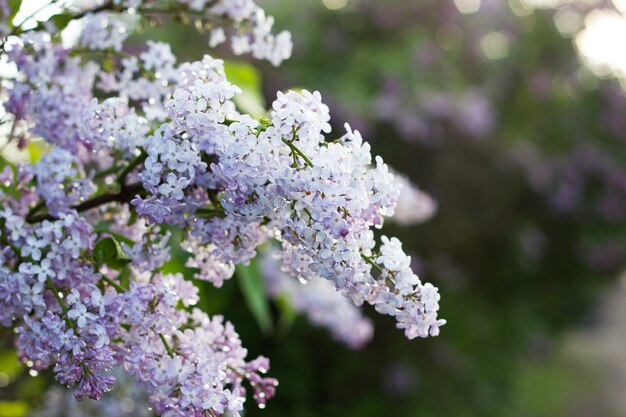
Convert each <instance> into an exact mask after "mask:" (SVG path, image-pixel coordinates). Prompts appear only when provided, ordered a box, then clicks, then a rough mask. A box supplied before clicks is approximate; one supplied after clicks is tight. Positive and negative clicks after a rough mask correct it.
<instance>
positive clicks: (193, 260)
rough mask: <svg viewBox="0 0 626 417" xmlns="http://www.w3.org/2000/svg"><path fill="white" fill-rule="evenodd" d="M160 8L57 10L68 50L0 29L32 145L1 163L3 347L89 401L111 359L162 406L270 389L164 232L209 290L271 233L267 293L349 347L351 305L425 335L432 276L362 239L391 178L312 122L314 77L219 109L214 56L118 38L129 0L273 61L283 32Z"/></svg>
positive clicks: (177, 407) (208, 10) (359, 146)
mask: <svg viewBox="0 0 626 417" xmlns="http://www.w3.org/2000/svg"><path fill="white" fill-rule="evenodd" d="M2 1H3V0H0V10H2V16H3V18H4V20H3V22H2V25H3V26H1V27H2V28H4V27H7V28H8V27H9V25H8V22H7V21H6V18H7V13H6V10H7V7H6V3H3V2H2ZM159 5H160V6H163V4H161V2H160V1H140V0H116V1H113V2H104V3H101V4H99V5H97V6H94V8H93V9H89V10H81V11H78V12H76V11H75V12H72V11H70V10H68V11H67V13H68V16H70V17H71V19H73V20H85V25H84V28H83V32H82V34H80V36H79V37H78V44H77V45H75V46H72V47H64V46H62V45H61V44H60V39H59V38H60V37H59V36H56V35H58V33H56V32H57V30H58V29H62V27H58V28H57V29H54V30H53V29H52V28H51V25H54V23H53V22H48V23H46V24H45V25H40V26H36V27H35V28H34V29H32V30H24V31H22V28H19V27H18V28H15V30H14V31H13V32H12V33H11V34H12V35H13V36H11V37H10V39H8V40H7V43H3V44H2V46H0V47H1V48H3V52H4V51H6V52H7V54H6V56H7V58H8V61H9V62H10V63H11V64H13V65H15V68H16V74H17V75H16V77H15V78H14V79H11V80H2V81H1V86H2V88H3V91H4V92H6V94H5V96H6V97H7V98H6V100H4V102H3V103H2V104H3V107H4V109H5V110H6V111H7V113H8V114H10V115H12V119H11V121H12V122H13V123H16V125H15V126H17V127H19V130H20V132H21V133H20V136H21V139H20V141H21V142H24V143H29V142H31V141H33V142H34V141H41V142H40V143H44V144H45V146H42V149H44V151H45V155H43V157H41V158H40V159H39V160H38V161H37V162H33V163H20V164H18V165H16V166H13V165H7V166H6V167H5V168H4V169H3V170H2V172H1V173H0V185H2V187H1V188H0V324H1V325H2V326H5V327H11V328H13V329H14V331H15V335H16V336H15V337H16V347H17V349H18V355H19V358H20V359H21V360H22V361H23V362H24V363H25V364H26V365H27V366H29V367H31V368H33V370H34V371H41V370H44V369H50V370H51V371H52V373H53V374H54V376H55V378H56V379H57V380H58V381H59V382H60V383H61V384H63V385H65V386H67V387H72V388H73V390H74V396H75V397H76V398H78V399H81V398H90V399H100V398H102V397H103V396H104V395H105V393H106V392H108V391H109V390H111V389H112V388H113V386H114V384H115V377H114V374H113V372H112V370H113V369H118V370H119V369H123V370H124V372H125V373H126V374H127V375H129V376H130V377H132V378H133V379H134V381H135V382H136V383H137V384H139V385H140V386H141V387H143V389H144V390H145V391H146V395H147V397H148V401H149V403H150V405H151V407H153V408H154V410H155V411H156V412H157V414H159V415H162V416H166V417H176V416H180V417H182V416H190V415H193V416H202V417H207V416H212V417H217V416H223V415H230V416H239V415H241V414H242V410H243V404H244V402H245V399H246V387H247V389H248V390H249V388H250V387H251V388H252V397H253V398H254V399H255V401H256V403H257V404H259V406H265V404H266V402H267V401H268V400H269V399H271V397H272V396H273V395H274V392H275V389H276V386H277V381H276V380H275V379H273V378H271V377H266V376H264V374H265V373H266V372H267V371H268V370H269V361H268V360H267V359H266V358H264V357H259V358H256V359H253V360H247V359H246V356H247V352H246V349H245V348H244V347H243V346H242V344H241V341H240V339H239V336H238V335H237V333H236V332H235V330H234V328H233V326H232V325H231V324H230V323H229V322H228V321H226V320H225V319H224V318H223V317H221V316H213V317H209V316H207V315H206V314H205V313H204V312H203V311H201V310H200V309H198V308H196V307H195V305H196V304H197V303H198V300H199V298H198V297H199V295H198V289H197V287H196V286H195V285H193V284H192V283H191V281H187V280H186V279H185V278H183V277H182V276H181V275H180V274H166V273H164V272H163V270H164V269H165V266H166V263H167V261H168V260H169V259H170V247H171V245H172V243H171V242H170V238H171V237H172V236H177V237H176V240H178V238H180V245H181V246H182V248H183V249H185V250H187V251H188V252H189V255H188V259H187V266H188V267H191V268H193V269H194V270H195V277H196V278H198V279H203V280H206V281H209V282H211V283H212V284H214V285H215V286H216V287H219V286H221V285H222V284H223V282H224V281H225V280H227V279H229V278H230V277H231V276H232V275H233V274H234V272H235V266H236V265H241V264H243V265H247V264H248V263H249V262H251V260H252V259H253V258H254V257H256V256H257V253H258V252H259V251H260V250H261V249H260V248H261V247H262V245H263V244H264V243H266V242H268V241H274V242H276V243H277V245H278V246H279V247H280V251H279V253H278V256H279V257H280V259H281V267H280V268H281V272H280V273H279V274H278V275H277V276H279V280H278V281H274V283H275V284H276V285H273V284H271V282H272V281H271V276H270V277H268V280H269V281H268V283H269V284H270V285H269V288H270V293H271V294H273V295H277V294H279V293H286V294H288V296H289V297H291V298H292V302H293V304H294V306H295V307H296V308H298V309H299V310H301V311H305V312H306V313H307V314H308V315H309V316H310V317H311V318H312V320H313V321H314V322H316V323H319V324H322V325H324V326H327V327H329V328H330V329H331V330H332V331H333V333H334V334H335V335H336V337H337V338H339V339H341V340H343V341H345V342H346V343H347V344H349V345H350V346H354V347H356V346H360V345H361V344H363V343H364V342H365V341H366V340H367V339H368V338H369V337H370V336H371V332H372V329H371V324H370V323H369V322H368V321H367V320H366V319H364V318H363V316H361V315H360V314H359V312H358V309H357V306H359V305H361V304H362V303H364V302H367V303H369V304H372V305H373V306H374V307H375V309H376V310H377V311H378V312H380V313H383V314H387V315H390V316H393V317H395V319H396V321H397V327H399V328H400V329H403V330H404V332H405V334H406V336H407V337H408V338H414V337H418V336H419V337H427V336H429V335H436V334H438V332H439V327H440V326H441V325H443V324H444V323H445V321H444V320H441V319H438V318H437V310H438V307H439V306H438V301H439V294H438V292H437V289H436V288H435V287H433V286H432V285H431V284H428V283H422V282H421V281H420V279H419V278H418V277H417V276H416V275H415V274H414V273H413V272H412V271H411V270H410V268H409V265H410V258H409V257H408V256H407V255H406V254H405V253H404V252H403V250H402V246H401V244H400V242H399V241H398V240H397V239H395V238H391V239H388V238H386V237H383V238H382V241H381V243H377V241H376V239H375V238H374V233H373V229H374V228H380V227H382V226H383V223H384V220H385V218H389V217H392V216H393V215H394V213H396V212H398V213H399V214H400V216H401V217H402V210H403V208H402V207H403V204H404V203H403V199H402V198H401V197H400V187H399V185H398V184H399V183H398V181H400V182H402V181H403V180H402V178H400V179H398V178H397V177H396V176H394V174H393V173H392V172H391V171H390V169H389V168H388V167H387V165H386V164H385V163H384V162H383V160H382V159H381V158H380V157H373V156H372V155H371V152H370V146H369V144H368V143H367V142H365V141H364V140H363V138H362V137H361V136H360V134H359V132H357V131H355V130H352V129H351V128H350V126H348V125H346V128H345V130H346V132H345V133H344V134H343V135H342V136H340V137H339V138H336V139H334V140H328V139H327V135H328V134H329V133H330V131H331V126H330V114H329V109H328V107H327V106H326V105H325V104H324V103H323V102H322V98H321V95H320V94H319V93H318V92H309V91H307V90H303V91H299V92H296V91H288V92H284V93H282V92H281V93H278V94H277V97H276V100H275V101H274V102H273V103H272V106H271V109H270V111H269V112H268V114H267V117H264V118H262V119H260V120H257V119H255V118H253V117H251V116H250V115H247V114H242V113H241V112H240V111H239V109H238V108H237V107H236V105H235V103H234V101H233V98H234V97H235V96H236V95H237V94H240V93H241V90H240V89H239V87H237V86H235V85H233V84H232V83H230V82H229V81H228V80H227V78H226V76H225V69H224V62H223V61H221V60H219V59H215V58H212V57H210V56H208V55H205V56H204V57H203V58H202V59H201V60H200V61H196V62H183V63H178V62H177V61H176V58H175V56H174V54H173V53H172V51H171V49H170V47H169V45H167V44H165V43H159V42H152V41H148V42H147V44H146V45H145V47H144V48H142V49H141V50H140V51H139V52H136V53H134V54H131V53H128V52H125V51H124V49H123V47H124V45H123V41H124V39H125V38H126V37H127V36H129V35H130V34H131V32H132V27H131V26H127V25H126V24H125V22H127V21H131V20H132V19H131V17H130V16H129V15H130V14H133V13H139V14H143V15H149V16H151V15H154V14H161V13H166V12H168V11H170V12H172V13H179V14H180V13H182V14H184V13H189V12H191V11H193V12H194V13H195V15H198V16H200V17H199V19H200V20H201V21H202V19H204V18H207V19H208V17H211V19H210V21H211V25H212V26H211V28H212V35H211V38H212V39H211V43H212V44H218V43H220V42H222V41H223V40H224V39H225V38H230V40H231V46H232V47H233V48H234V49H235V52H237V53H243V52H250V53H252V55H253V56H255V57H257V58H260V59H267V60H269V61H271V62H272V63H274V64H278V63H280V61H282V60H283V59H285V58H287V57H288V55H289V53H290V50H291V42H290V35H289V34H287V33H281V34H278V35H274V34H272V32H271V29H272V25H273V19H272V18H271V17H267V16H265V14H264V12H263V11H262V10H261V9H260V8H259V7H258V6H257V5H256V4H255V3H253V2H252V1H250V0H222V1H220V0H218V1H213V0H211V1H207V0H189V1H183V0H177V1H171V2H165V6H168V7H170V8H168V7H165V6H163V7H158V8H157V6H159ZM130 9H132V10H130ZM203 22H204V23H207V24H208V20H207V21H203ZM57 23H58V21H57ZM2 30H5V29H2ZM47 30H50V32H47ZM52 35H54V36H52ZM8 140H9V141H11V140H13V138H12V137H9V138H8ZM409 190H410V191H411V192H410V193H407V195H408V196H409V197H411V200H412V204H413V203H414V201H413V200H415V201H416V200H418V195H417V194H416V193H415V190H414V189H412V188H410V189H409ZM404 197H406V196H404ZM424 216H425V215H424ZM174 233H176V235H174ZM287 275H290V276H291V277H290V278H289V279H288V278H287ZM290 279H291V281H290ZM295 279H298V280H299V281H301V282H308V284H306V285H305V286H302V284H300V283H298V282H297V281H295ZM304 288H306V289H305V290H303V289H304ZM322 306H326V309H327V310H333V312H334V314H333V315H328V314H327V312H325V313H321V312H320V310H319V307H322ZM118 372H119V371H118Z"/></svg>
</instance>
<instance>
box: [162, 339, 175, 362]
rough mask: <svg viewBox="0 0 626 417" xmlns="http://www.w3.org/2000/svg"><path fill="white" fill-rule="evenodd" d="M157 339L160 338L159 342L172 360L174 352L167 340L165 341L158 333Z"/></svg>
mask: <svg viewBox="0 0 626 417" xmlns="http://www.w3.org/2000/svg"><path fill="white" fill-rule="evenodd" d="M159 337H160V338H161V342H163V346H165V350H166V351H167V354H168V355H169V356H170V357H172V358H173V357H174V351H173V350H172V347H171V346H170V344H169V343H167V340H166V339H165V336H163V333H159Z"/></svg>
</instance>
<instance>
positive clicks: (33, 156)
mask: <svg viewBox="0 0 626 417" xmlns="http://www.w3.org/2000/svg"><path fill="white" fill-rule="evenodd" d="M26 150H27V151H28V155H29V156H30V162H31V163H33V164H34V163H35V162H39V160H40V159H41V157H42V156H44V155H45V154H46V153H48V146H47V145H46V143H45V142H44V141H42V140H36V141H30V142H28V145H27V146H26Z"/></svg>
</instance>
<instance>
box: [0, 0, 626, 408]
mask: <svg viewBox="0 0 626 417" xmlns="http://www.w3.org/2000/svg"><path fill="white" fill-rule="evenodd" d="M259 3H260V4H261V5H262V6H263V7H265V8H266V10H267V12H268V13H269V14H271V15H273V16H275V18H276V25H277V26H278V27H279V28H280V29H287V30H290V31H291V32H292V34H293V37H294V44H295V45H294V55H293V57H292V58H291V60H289V61H287V62H286V63H284V64H283V65H282V66H281V67H280V68H278V69H276V68H274V67H271V66H269V65H265V64H259V63H258V62H251V61H250V62H248V63H246V62H243V61H241V59H242V58H241V57H234V56H232V55H230V54H229V52H228V51H227V50H226V49H219V48H218V49H217V50H213V51H211V50H210V49H209V48H208V44H207V40H206V34H199V33H197V32H196V31H195V30H194V29H193V28H188V27H182V26H179V25H177V24H176V23H174V22H168V21H164V22H161V23H162V24H163V25H164V27H159V28H150V27H146V28H144V32H143V35H142V36H146V37H151V38H156V39H159V40H164V41H168V42H170V43H171V44H172V46H173V50H174V51H175V53H177V55H178V56H179V57H180V59H181V60H183V59H185V60H191V59H197V58H199V57H201V56H202V55H203V54H205V53H214V54H217V55H220V56H222V57H224V58H226V59H227V60H229V61H228V62H229V64H228V68H230V70H229V75H231V76H232V77H235V78H236V80H235V81H236V82H237V83H239V84H240V85H242V84H243V86H244V87H247V89H245V90H246V91H245V100H247V101H246V104H245V105H248V106H249V107H248V108H253V109H257V111H258V112H260V111H259V110H258V109H260V108H261V107H262V106H264V105H265V103H268V102H271V100H272V99H273V97H274V96H275V92H276V91H278V90H284V89H287V88H293V87H296V88H298V87H303V88H308V89H311V90H315V89H317V90H320V92H321V93H322V96H323V97H325V100H326V101H327V102H328V103H329V105H330V107H331V115H332V118H333V120H334V121H335V123H336V125H335V126H333V130H334V131H340V127H341V125H342V124H343V122H344V121H349V122H350V123H351V124H352V125H353V126H354V127H356V128H358V129H359V130H360V131H361V132H362V133H363V136H364V137H366V138H367V139H368V140H369V141H370V142H371V143H372V147H373V150H374V152H375V153H379V154H381V155H382V156H383V157H384V158H385V160H386V161H387V162H388V163H389V164H390V165H392V166H393V167H394V168H396V169H397V170H399V171H401V172H403V173H404V174H406V175H408V176H409V177H410V178H411V180H412V181H413V182H415V183H416V184H418V185H419V186H420V187H421V188H422V189H424V190H425V191H426V192H428V193H430V194H431V195H432V196H433V197H434V198H435V199H436V200H437V203H438V207H439V211H438V213H437V215H436V216H435V217H434V218H433V219H432V220H431V221H429V222H428V223H426V224H424V225H420V226H414V227H401V226H398V225H395V226H390V230H389V233H390V234H391V235H397V236H399V237H400V238H401V239H402V240H403V242H405V246H406V247H407V249H408V251H410V252H411V254H412V255H413V261H414V267H415V268H416V270H417V271H418V272H419V274H420V276H422V277H424V278H427V280H428V281H431V282H433V283H435V284H436V285H437V286H439V287H440V291H441V294H442V307H441V316H442V317H445V318H446V319H447V320H448V324H447V325H446V326H445V327H443V328H442V334H441V336H439V337H438V338H436V339H428V340H415V341H407V340H405V339H404V338H403V337H402V335H401V333H400V332H398V331H397V330H395V329H394V328H393V322H392V320H391V319H389V320H388V319H387V318H384V317H380V316H376V315H375V314H372V313H373V312H372V311H370V310H366V313H367V314H368V315H369V316H370V317H372V319H373V320H374V321H375V323H376V328H375V336H374V339H373V341H372V342H371V343H370V344H369V345H367V346H365V347H364V348H363V349H361V350H359V351H352V350H350V349H348V348H346V347H344V346H342V345H340V344H338V343H336V342H334V341H333V340H332V339H331V338H330V337H329V335H328V334H327V333H326V332H325V331H323V330H320V329H317V328H315V327H314V326H312V325H310V324H309V323H307V321H306V320H305V319H304V318H301V317H299V318H293V319H289V320H287V324H285V321H283V322H282V325H281V326H279V327H277V328H276V329H275V331H274V332H273V333H272V334H271V335H264V334H262V332H261V331H260V330H259V327H258V325H257V324H256V322H255V320H254V319H253V318H252V316H251V315H250V313H249V312H248V311H247V309H246V308H245V305H244V302H243V299H242V296H241V294H240V293H239V290H238V288H237V287H236V285H235V284H233V283H232V282H230V281H229V282H228V283H227V284H226V285H225V287H224V288H223V289H222V290H220V291H216V290H213V289H211V288H209V286H208V285H205V286H204V287H203V297H204V299H205V300H206V305H207V306H208V309H209V311H210V312H223V313H225V315H226V316H227V317H229V318H230V319H231V320H232V321H233V322H234V324H235V326H236V327H237V329H238V331H239V333H240V334H241V336H242V339H243V341H244V345H246V346H248V347H249V349H250V351H251V353H252V354H264V355H266V356H268V357H270V358H271V360H272V369H273V375H274V376H276V377H277V378H278V379H279V380H280V386H279V391H278V395H277V397H276V398H275V399H274V400H273V401H272V402H270V403H269V405H268V407H267V408H266V409H265V410H257V409H254V407H249V409H248V410H247V414H246V415H250V416H266V417H274V416H290V417H309V416H311V417H313V416H315V417H320V416H324V417H326V416H341V417H357V416H358V417H368V416H372V417H378V416H396V415H398V416H444V415H445V416H477V417H489V416H494V417H496V416H497V417H501V416H513V417H515V416H519V417H523V416H546V417H548V416H549V417H553V416H560V415H562V416H573V417H577V416H581V417H582V416H585V417H587V416H588V417H595V416H608V417H612V416H616V417H617V416H626V395H624V394H625V393H626V273H624V266H625V260H626V223H625V220H626V96H625V93H624V88H626V1H625V0H613V1H609V0H578V1H573V0H571V1H568V0H385V1H381V0H298V1H293V0H260V1H259ZM23 6H24V7H23V9H22V10H21V11H20V13H19V14H18V15H17V16H16V18H15V20H16V21H18V22H21V21H32V24H33V25H34V24H36V22H37V21H38V20H46V19H47V18H49V17H50V16H52V15H53V14H55V13H57V12H58V7H57V6H56V5H54V4H53V5H47V2H46V1H39V0H28V1H24V5H23ZM75 30H76V29H75V28H74V29H73V28H72V27H71V26H70V27H69V28H68V30H67V33H66V34H65V38H66V41H67V42H68V43H71V42H72V33H75ZM137 45H139V43H137ZM133 47H134V45H133V42H132V40H131V42H130V43H129V45H128V48H131V49H132V48H133ZM0 72H1V73H2V74H3V76H10V74H11V68H10V67H8V66H7V65H2V66H1V67H0ZM0 146H1V144H0ZM3 152H4V153H5V155H9V156H10V157H11V158H13V159H19V158H28V155H27V153H28V152H27V151H24V150H22V151H18V150H17V149H15V148H11V147H5V148H3ZM180 256H182V255H180ZM176 262H178V263H176ZM183 264H184V262H183V261H181V260H180V259H178V261H176V259H175V262H174V266H172V268H179V269H180V270H184V268H183V267H182V265H183ZM274 313H276V314H277V315H278V314H279V313H278V312H274ZM281 319H284V318H282V317H281ZM3 352H4V353H3V354H2V356H0V387H2V391H0V417H9V416H12V417H15V416H22V415H41V416H43V415H50V414H45V411H46V407H47V405H46V401H57V402H59V401H63V399H62V398H63V397H59V398H61V399H59V398H57V399H56V400H55V399H54V398H52V399H51V398H50V395H48V397H45V400H42V394H41V393H42V392H43V391H44V389H45V387H46V386H47V385H48V382H46V381H45V379H44V380H42V379H35V378H31V377H30V376H29V375H28V373H27V372H26V371H24V370H23V369H21V368H20V367H19V366H17V365H16V361H15V357H14V356H12V355H13V354H12V351H11V347H10V346H4V350H3ZM59 395H60V394H59ZM122 398H125V400H124V401H126V403H124V404H125V406H126V407H127V409H129V410H130V412H131V413H136V415H142V414H140V411H139V410H135V411H133V410H134V409H133V407H134V404H133V403H132V401H131V400H130V396H124V395H122ZM129 401H130V402H129ZM42 409H43V411H41V410H42ZM142 412H145V410H142ZM37 413H39V414H37ZM84 415H90V414H84Z"/></svg>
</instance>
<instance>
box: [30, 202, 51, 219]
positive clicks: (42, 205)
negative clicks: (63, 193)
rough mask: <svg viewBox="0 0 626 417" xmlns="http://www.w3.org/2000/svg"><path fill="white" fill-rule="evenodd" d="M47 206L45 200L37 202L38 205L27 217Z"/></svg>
mask: <svg viewBox="0 0 626 417" xmlns="http://www.w3.org/2000/svg"><path fill="white" fill-rule="evenodd" d="M45 206H46V203H45V202H44V201H40V202H39V203H37V205H36V206H35V207H33V208H32V209H30V210H29V212H28V215H27V216H26V217H32V216H34V215H35V214H37V212H38V211H39V210H41V209H42V208H44V207H45Z"/></svg>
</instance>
